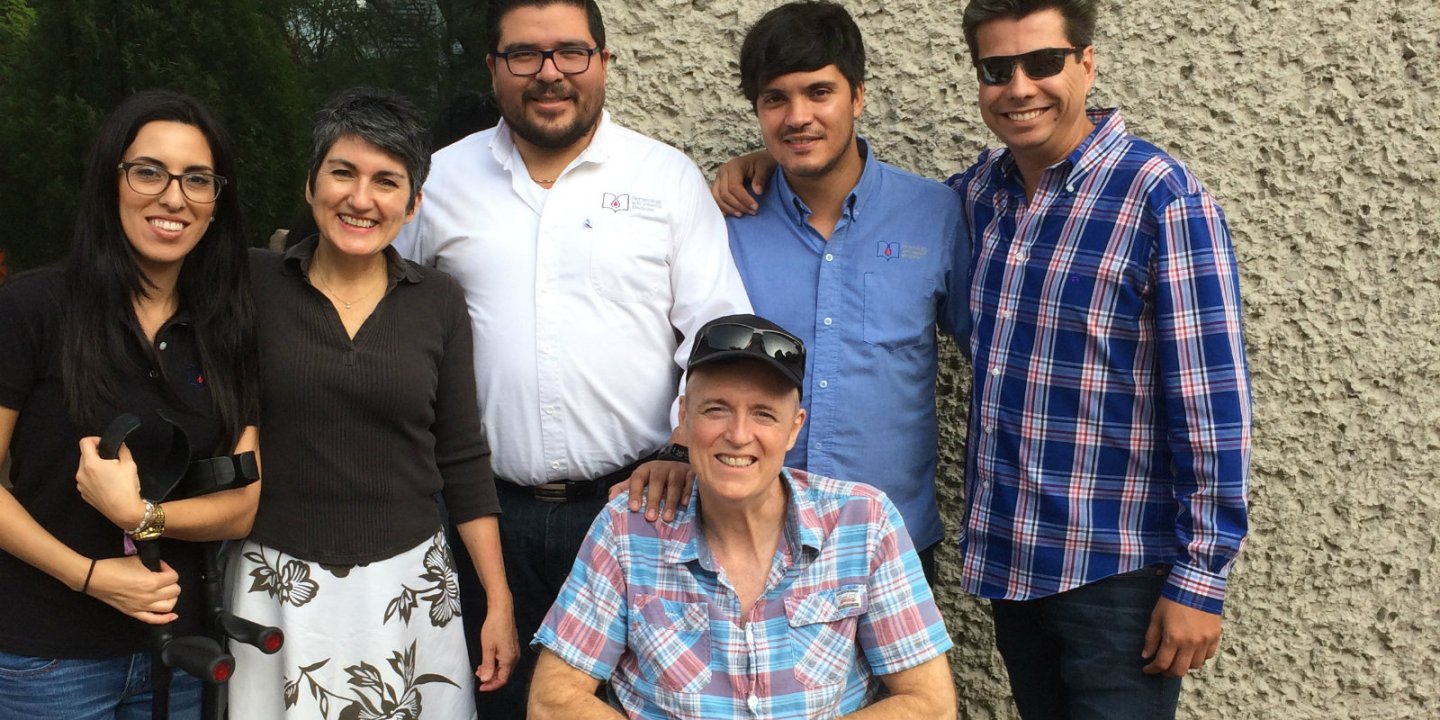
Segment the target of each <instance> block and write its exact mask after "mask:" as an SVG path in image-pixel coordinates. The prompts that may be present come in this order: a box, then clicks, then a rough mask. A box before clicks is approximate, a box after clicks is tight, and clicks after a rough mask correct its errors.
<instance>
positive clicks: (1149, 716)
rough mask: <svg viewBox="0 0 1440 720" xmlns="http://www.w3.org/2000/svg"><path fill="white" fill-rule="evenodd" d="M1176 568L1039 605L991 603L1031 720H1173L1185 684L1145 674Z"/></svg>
mask: <svg viewBox="0 0 1440 720" xmlns="http://www.w3.org/2000/svg"><path fill="white" fill-rule="evenodd" d="M1168 575H1169V567H1168V566H1164V565H1156V566H1151V567H1147V568H1142V569H1140V570H1136V571H1134V572H1130V573H1125V574H1123V575H1115V576H1113V577H1109V578H1106V579H1104V580H1100V581H1098V582H1093V583H1090V584H1089V585H1083V586H1081V587H1078V588H1075V589H1073V590H1070V591H1067V592H1063V593H1060V594H1058V595H1051V596H1050V597H1044V598H1038V599H1035V600H992V601H991V602H990V608H991V611H992V613H993V614H994V617H995V646H996V647H997V648H998V649H999V650H1000V655H1001V657H1003V658H1004V660H1005V670H1006V672H1008V673H1009V675H1010V689H1011V691H1012V692H1013V693H1014V694H1015V706H1016V707H1017V708H1018V709H1019V710H1020V716H1021V717H1022V718H1025V720H1092V719H1093V720H1171V719H1173V718H1174V717H1175V706H1176V705H1177V703H1178V702H1179V699H1180V679H1179V678H1170V677H1165V676H1163V675H1146V674H1145V673H1143V672H1141V668H1143V667H1145V665H1146V664H1147V661H1146V660H1144V659H1142V658H1141V657H1140V653H1141V651H1142V650H1143V649H1144V648H1145V630H1146V629H1147V628H1148V627H1149V626H1150V613H1151V611H1153V610H1154V609H1155V603H1156V601H1158V600H1159V599H1160V591H1161V590H1162V589H1163V588H1164V587H1165V578H1166V577H1167V576H1168Z"/></svg>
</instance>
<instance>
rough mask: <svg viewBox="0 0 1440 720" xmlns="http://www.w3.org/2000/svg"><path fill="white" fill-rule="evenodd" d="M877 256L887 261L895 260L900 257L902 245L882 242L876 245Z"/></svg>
mask: <svg viewBox="0 0 1440 720" xmlns="http://www.w3.org/2000/svg"><path fill="white" fill-rule="evenodd" d="M875 256H876V257H882V258H885V259H886V260H894V259H895V258H897V257H900V243H898V242H885V241H883V240H882V241H880V242H878V243H876V244H875Z"/></svg>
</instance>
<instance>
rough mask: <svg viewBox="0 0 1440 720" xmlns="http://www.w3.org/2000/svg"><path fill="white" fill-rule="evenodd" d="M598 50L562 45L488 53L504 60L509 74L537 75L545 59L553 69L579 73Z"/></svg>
mask: <svg viewBox="0 0 1440 720" xmlns="http://www.w3.org/2000/svg"><path fill="white" fill-rule="evenodd" d="M597 52H600V48H598V47H589V48H584V47H562V48H555V49H554V50H511V51H510V52H494V53H490V54H491V55H494V56H495V57H497V58H501V59H503V60H504V61H505V67H506V68H507V69H508V70H509V71H510V74H511V75H518V76H520V77H529V76H531V75H539V74H540V68H543V67H545V61H546V60H549V61H551V62H553V63H555V69H556V70H559V71H560V72H562V73H564V74H566V75H579V74H580V73H583V72H585V71H586V70H589V69H590V58H591V56H593V55H594V54H595V53H597Z"/></svg>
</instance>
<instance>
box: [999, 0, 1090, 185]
mask: <svg viewBox="0 0 1440 720" xmlns="http://www.w3.org/2000/svg"><path fill="white" fill-rule="evenodd" d="M975 39H976V47H977V49H978V52H977V56H978V57H979V58H981V59H984V58H989V57H996V56H1005V55H1020V54H1023V53H1027V52H1030V51H1032V50H1040V49H1044V48H1066V47H1070V46H1071V45H1070V41H1069V40H1068V39H1066V37H1065V18H1064V16H1062V15H1061V14H1060V11H1059V10H1055V9H1053V8H1052V9H1048V10H1042V11H1040V12H1036V13H1031V14H1029V15H1026V16H1025V17H1023V18H1020V19H1019V20H1015V19H1011V18H999V19H996V20H989V21H986V22H984V23H982V24H981V25H980V26H979V27H978V28H976V36H975ZM1094 83H1095V55H1094V50H1093V49H1092V48H1088V47H1087V48H1085V51H1084V54H1083V55H1082V56H1081V58H1080V59H1079V60H1076V59H1075V57H1074V56H1071V57H1069V58H1067V59H1066V60H1065V69H1064V70H1062V71H1060V74H1058V75H1054V76H1052V77H1048V78H1041V79H1038V80H1037V79H1034V78H1031V77H1029V76H1028V75H1026V74H1025V72H1024V70H1023V69H1022V68H1021V67H1017V68H1015V76H1014V77H1013V78H1011V80H1010V82H1009V83H1007V84H1005V85H999V86H991V85H986V84H984V83H980V116H981V117H983V118H984V119H985V124H986V125H988V126H989V127H990V130H991V131H992V132H994V133H995V135H996V136H997V137H999V138H1000V140H1001V141H1002V142H1004V143H1005V145H1006V146H1007V147H1009V148H1010V151H1011V152H1012V153H1014V155H1015V160H1016V162H1017V163H1018V164H1019V165H1020V169H1021V173H1022V174H1024V175H1025V176H1026V177H1027V178H1030V176H1031V174H1032V173H1033V172H1035V171H1038V170H1040V169H1043V168H1045V167H1048V166H1049V165H1052V164H1054V163H1056V162H1058V161H1060V160H1061V159H1063V158H1064V157H1065V156H1066V155H1068V154H1069V153H1070V151H1072V150H1074V149H1075V148H1077V147H1079V146H1080V143H1082V142H1084V141H1085V138H1086V137H1087V136H1088V135H1089V134H1090V131H1091V129H1092V128H1093V125H1092V124H1091V123H1090V120H1089V119H1088V118H1087V117H1086V116H1085V97H1086V95H1088V94H1089V93H1090V86H1091V85H1093V84H1094Z"/></svg>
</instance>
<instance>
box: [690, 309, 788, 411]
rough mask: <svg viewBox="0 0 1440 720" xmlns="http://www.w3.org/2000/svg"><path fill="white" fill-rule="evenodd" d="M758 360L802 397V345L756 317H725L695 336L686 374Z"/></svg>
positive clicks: (784, 332)
mask: <svg viewBox="0 0 1440 720" xmlns="http://www.w3.org/2000/svg"><path fill="white" fill-rule="evenodd" d="M742 359H749V360H759V361H761V362H763V363H765V364H766V365H769V366H770V367H772V368H775V369H776V370H777V371H779V373H780V375H781V376H783V377H784V378H785V379H786V380H787V381H789V382H790V384H791V385H794V386H795V389H797V390H799V391H800V394H801V395H802V396H803V395H804V394H805V343H802V342H800V339H799V338H797V337H795V336H794V335H791V334H790V333H789V332H788V331H786V330H785V328H782V327H780V326H779V325H776V324H775V323H773V322H770V321H769V320H766V319H765V318H762V317H760V316H758V315H726V316H725V317H720V318H715V319H714V320H711V321H710V322H708V323H705V325H704V326H703V327H701V328H700V332H698V333H696V334H695V344H694V346H693V347H691V349H690V361H689V362H687V363H686V364H685V369H686V371H687V372H688V371H691V370H694V369H695V368H697V367H700V366H702V365H707V364H710V363H714V362H721V361H725V360H742Z"/></svg>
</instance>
